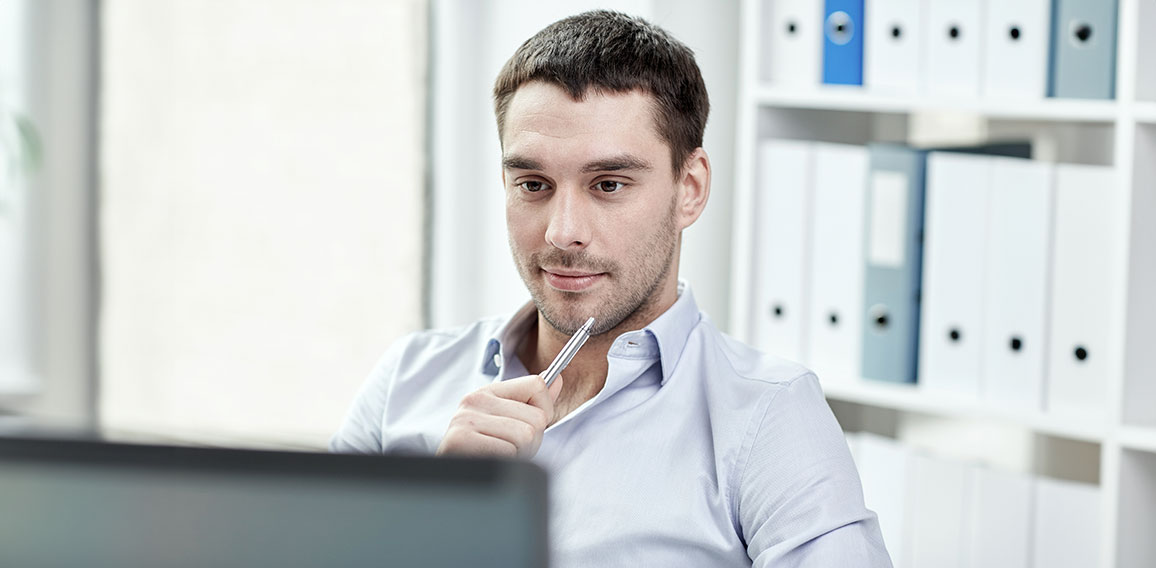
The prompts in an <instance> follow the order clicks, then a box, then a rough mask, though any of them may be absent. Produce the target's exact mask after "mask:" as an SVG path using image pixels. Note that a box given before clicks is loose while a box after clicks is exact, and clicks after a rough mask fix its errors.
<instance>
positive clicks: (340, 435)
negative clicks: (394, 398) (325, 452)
mask: <svg viewBox="0 0 1156 568" xmlns="http://www.w3.org/2000/svg"><path fill="white" fill-rule="evenodd" d="M409 339H410V337H409V336H407V337H405V338H402V339H399V340H398V341H396V342H394V344H393V345H391V346H390V348H389V349H388V350H386V352H385V354H384V355H382V356H381V358H380V359H378V361H377V364H376V365H374V367H373V371H371V372H370V373H369V377H367V378H366V379H365V382H363V383H362V384H361V388H360V390H358V392H357V396H356V397H354V399H353V404H352V405H351V406H350V408H349V411H348V412H347V413H346V414H345V419H344V420H343V421H342V423H341V427H340V428H338V430H337V433H335V434H334V435H333V437H332V438H330V439H329V451H330V452H334V453H347V454H380V453H383V452H384V448H383V447H382V430H381V429H382V420H383V418H384V416H385V408H386V404H387V403H388V402H389V395H390V391H391V389H392V386H393V377H394V375H395V374H396V371H397V366H398V362H399V361H400V359H401V354H402V352H403V351H404V346H405V343H406V342H407V341H408V340H409Z"/></svg>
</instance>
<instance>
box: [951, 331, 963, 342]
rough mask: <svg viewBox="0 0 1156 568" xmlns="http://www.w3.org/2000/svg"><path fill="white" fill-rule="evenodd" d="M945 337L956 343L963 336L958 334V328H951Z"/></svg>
mask: <svg viewBox="0 0 1156 568" xmlns="http://www.w3.org/2000/svg"><path fill="white" fill-rule="evenodd" d="M947 336H948V337H950V338H951V340H952V341H955V342H958V341H959V338H960V337H963V334H961V333H960V332H959V328H956V327H953V328H951V330H950V331H948V332H947Z"/></svg>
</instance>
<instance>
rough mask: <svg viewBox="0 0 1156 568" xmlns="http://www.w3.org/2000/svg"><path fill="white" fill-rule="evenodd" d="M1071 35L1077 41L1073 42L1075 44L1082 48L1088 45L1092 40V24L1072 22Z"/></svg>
mask: <svg viewBox="0 0 1156 568" xmlns="http://www.w3.org/2000/svg"><path fill="white" fill-rule="evenodd" d="M1071 33H1072V38H1073V39H1074V40H1075V41H1073V42H1072V43H1073V44H1075V45H1077V46H1081V47H1082V46H1085V45H1088V42H1089V41H1091V39H1092V24H1089V23H1087V22H1080V21H1075V22H1072V26H1071Z"/></svg>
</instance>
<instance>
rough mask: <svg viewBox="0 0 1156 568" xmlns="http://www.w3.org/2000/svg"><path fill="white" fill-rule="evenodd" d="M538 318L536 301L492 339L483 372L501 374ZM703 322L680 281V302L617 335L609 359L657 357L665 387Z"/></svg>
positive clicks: (686, 289) (685, 286) (506, 324)
mask: <svg viewBox="0 0 1156 568" xmlns="http://www.w3.org/2000/svg"><path fill="white" fill-rule="evenodd" d="M537 317H538V310H537V308H536V307H535V306H534V302H526V305H524V306H522V307H521V308H520V309H519V310H518V311H517V312H516V313H514V315H513V316H511V317H510V319H509V320H507V321H506V323H505V324H504V325H502V327H501V328H499V329H498V331H497V333H495V334H494V335H493V336H491V337H490V339H489V341H488V342H487V343H486V349H485V351H484V353H483V356H482V362H481V363H482V372H483V373H485V374H487V375H490V376H495V375H497V374H498V373H499V372H500V371H501V368H502V367H504V366H505V365H506V362H507V361H508V359H509V357H511V356H513V355H514V352H515V351H516V347H517V345H518V344H519V343H520V342H521V340H522V338H523V337H525V335H526V332H527V331H528V330H529V329H530V328H531V327H532V326H533V324H534V322H535V319H536V318H537ZM701 320H702V314H701V313H700V312H699V310H698V304H697V303H696V302H695V301H694V293H692V292H691V289H690V285H689V284H687V283H686V282H685V281H683V280H679V281H678V299H677V300H675V301H674V304H673V305H671V306H670V308H668V309H667V310H666V311H665V312H663V313H662V315H660V316H658V317H657V318H655V319H654V321H652V322H650V324H648V325H647V326H646V327H644V328H642V329H640V330H636V331H628V332H626V333H623V334H622V335H620V336H618V338H617V339H615V340H614V344H613V345H612V346H611V348H610V353H609V356H612V357H614V356H623V357H634V358H637V357H640V356H642V357H646V356H654V355H656V354H657V356H658V359H659V361H660V362H661V364H662V384H664V385H665V384H666V381H667V380H669V379H670V376H671V374H672V373H673V372H674V368H675V366H676V365H677V364H678V360H679V358H681V357H682V352H683V349H684V348H685V347H686V342H687V340H688V339H689V338H690V332H691V330H693V329H694V328H695V326H697V325H698V323H699V321H701Z"/></svg>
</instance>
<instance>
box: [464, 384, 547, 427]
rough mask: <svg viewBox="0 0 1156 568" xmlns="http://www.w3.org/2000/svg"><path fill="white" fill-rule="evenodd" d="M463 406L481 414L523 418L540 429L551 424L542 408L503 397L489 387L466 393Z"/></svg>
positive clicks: (522, 419)
mask: <svg viewBox="0 0 1156 568" xmlns="http://www.w3.org/2000/svg"><path fill="white" fill-rule="evenodd" d="M461 407H462V408H463V409H468V410H471V411H474V412H478V413H481V414H488V415H493V416H506V417H509V418H513V419H516V420H521V421H522V422H525V423H527V424H529V425H531V426H533V427H534V428H537V429H538V430H545V429H546V426H548V425H549V424H550V417H549V416H548V415H547V414H546V412H545V411H543V410H542V409H541V408H538V407H537V406H534V405H532V404H529V403H526V402H518V401H516V400H510V399H508V398H502V397H500V396H497V395H495V394H494V393H493V392H491V391H489V390H487V389H480V390H477V391H474V392H472V393H470V394H468V395H466V396H465V398H463V399H462V405H461Z"/></svg>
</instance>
